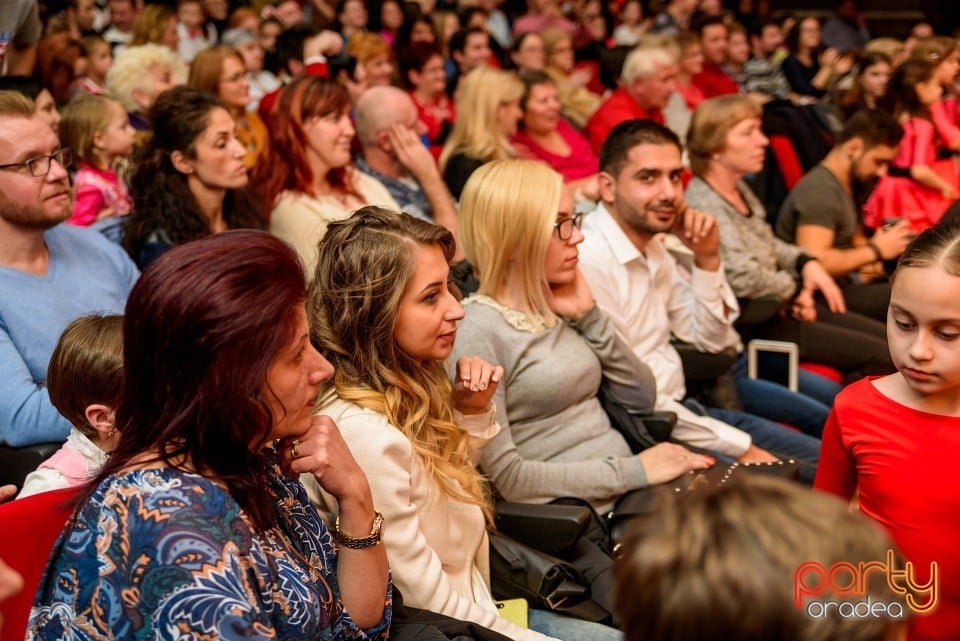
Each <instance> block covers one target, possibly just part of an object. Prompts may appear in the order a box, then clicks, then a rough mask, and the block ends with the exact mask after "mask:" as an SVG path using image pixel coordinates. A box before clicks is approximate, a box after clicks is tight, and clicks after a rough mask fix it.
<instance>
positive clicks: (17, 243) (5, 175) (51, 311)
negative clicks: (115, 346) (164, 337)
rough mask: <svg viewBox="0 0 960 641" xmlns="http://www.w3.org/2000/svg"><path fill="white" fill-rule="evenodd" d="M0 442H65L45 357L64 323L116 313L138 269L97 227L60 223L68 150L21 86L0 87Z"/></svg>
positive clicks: (67, 204) (69, 205)
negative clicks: (95, 314) (19, 89)
mask: <svg viewBox="0 0 960 641" xmlns="http://www.w3.org/2000/svg"><path fill="white" fill-rule="evenodd" d="M0 158H5V159H8V160H9V161H11V162H8V163H5V164H4V165H3V166H2V167H0V203H2V207H0V266H2V267H3V269H0V292H2V295H0V317H2V318H3V327H2V331H0V386H2V389H0V442H2V443H4V444H6V445H11V446H14V447H20V446H23V445H33V444H35V443H45V442H50V441H63V440H64V439H65V438H66V437H67V434H68V432H69V430H70V423H69V422H68V421H67V419H65V418H63V417H62V416H61V415H60V414H59V413H58V412H57V410H56V409H55V408H54V407H53V404H52V403H51V402H50V396H49V393H48V391H47V387H46V380H47V365H48V363H49V361H50V354H52V353H53V348H54V346H55V345H56V342H57V339H58V338H59V337H60V334H61V333H62V332H63V328H64V327H66V326H67V324H68V323H69V322H70V321H72V320H73V319H75V318H77V317H78V316H81V315H83V314H86V313H89V312H91V311H96V310H102V311H105V312H108V313H118V312H122V311H123V306H124V303H125V302H126V299H127V294H128V292H129V291H130V288H131V287H132V286H133V283H134V281H135V280H136V279H137V269H136V267H134V265H133V263H132V262H131V261H130V259H129V258H128V257H127V256H126V255H125V254H124V253H123V251H122V250H121V249H120V248H119V247H117V246H116V245H114V244H113V243H111V242H110V241H108V240H106V239H105V238H103V237H102V236H101V235H100V234H97V233H95V232H92V231H89V230H85V229H77V228H75V227H72V226H69V225H61V224H59V223H62V222H63V221H65V220H66V219H67V218H69V217H70V213H71V212H72V210H73V197H72V195H71V191H70V183H69V180H68V177H67V170H66V167H67V166H69V165H70V151H69V150H64V149H62V148H61V147H60V143H59V141H58V140H57V136H56V134H54V133H53V130H52V129H50V127H49V126H48V125H47V124H46V123H44V122H43V121H42V120H41V119H40V118H38V117H37V116H36V115H35V114H34V110H33V105H32V104H31V103H30V101H29V100H27V99H26V98H24V97H23V96H21V95H20V94H17V93H14V92H10V91H3V92H0Z"/></svg>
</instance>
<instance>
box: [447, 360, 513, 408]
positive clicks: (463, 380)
mask: <svg viewBox="0 0 960 641" xmlns="http://www.w3.org/2000/svg"><path fill="white" fill-rule="evenodd" d="M501 380H503V368H502V367H500V366H499V365H497V366H494V365H491V364H490V363H488V362H487V361H485V360H483V359H482V358H477V357H475V356H461V357H460V360H458V361H457V377H456V380H455V381H454V384H453V396H452V398H453V406H454V407H455V408H456V409H457V411H458V412H460V413H461V414H483V413H484V412H486V411H488V410H489V409H490V402H491V400H492V399H493V395H494V394H495V393H496V391H497V386H498V385H499V384H500V381H501Z"/></svg>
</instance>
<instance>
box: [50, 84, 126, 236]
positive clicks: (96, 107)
mask: <svg viewBox="0 0 960 641" xmlns="http://www.w3.org/2000/svg"><path fill="white" fill-rule="evenodd" d="M135 135H136V131H134V129H133V127H131V126H130V119H129V118H128V117H127V112H126V110H125V109H124V108H123V105H121V104H120V103H119V102H117V101H116V100H111V99H110V98H107V97H106V96H77V97H76V98H74V99H73V100H71V101H70V104H68V105H67V108H66V109H64V110H63V121H62V122H61V123H60V142H61V144H63V146H64V147H68V148H70V149H71V150H72V151H73V156H74V159H75V161H76V163H77V173H76V174H75V175H74V177H73V191H74V202H73V214H72V215H71V216H70V218H69V219H67V222H68V223H70V224H71V225H78V226H81V227H86V226H88V225H91V224H93V223H95V222H96V221H98V220H104V219H107V218H114V217H119V216H126V215H127V214H129V213H130V209H131V207H132V206H133V201H132V199H131V198H130V193H129V192H128V191H127V186H126V185H124V184H123V180H122V179H121V178H120V177H119V176H118V175H117V165H118V163H119V162H121V161H123V160H124V159H126V158H128V157H129V156H130V154H132V153H133V142H134V136H135Z"/></svg>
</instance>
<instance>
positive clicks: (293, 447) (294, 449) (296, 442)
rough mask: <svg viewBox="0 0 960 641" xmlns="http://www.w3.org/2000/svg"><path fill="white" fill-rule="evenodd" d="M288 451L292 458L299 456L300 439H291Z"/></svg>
mask: <svg viewBox="0 0 960 641" xmlns="http://www.w3.org/2000/svg"><path fill="white" fill-rule="evenodd" d="M290 453H291V454H292V455H293V458H300V439H298V438H295V439H293V443H291V444H290Z"/></svg>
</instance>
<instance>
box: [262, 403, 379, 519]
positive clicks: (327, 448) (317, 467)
mask: <svg viewBox="0 0 960 641" xmlns="http://www.w3.org/2000/svg"><path fill="white" fill-rule="evenodd" d="M280 461H281V464H282V465H283V467H284V468H285V469H286V470H289V471H290V472H292V473H294V474H295V475H300V474H304V473H307V472H309V473H310V474H313V475H314V477H316V479H317V483H319V484H320V487H322V488H323V489H324V490H326V491H327V492H329V493H330V494H332V495H333V496H334V498H336V499H337V501H338V502H340V503H341V504H342V503H344V502H350V501H360V502H366V503H370V504H372V501H371V499H370V484H369V483H368V482H367V477H366V475H365V474H364V473H363V470H362V469H360V465H358V464H357V461H356V460H355V459H354V458H353V454H352V453H351V452H350V448H349V447H348V446H347V444H346V442H344V440H343V436H341V435H340V430H339V429H337V424H336V423H334V422H333V419H331V418H330V417H329V416H313V417H312V418H311V420H310V427H309V428H308V429H307V431H306V432H304V433H303V434H300V435H299V436H295V437H290V436H288V437H286V438H284V439H283V440H282V441H281V444H280Z"/></svg>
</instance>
